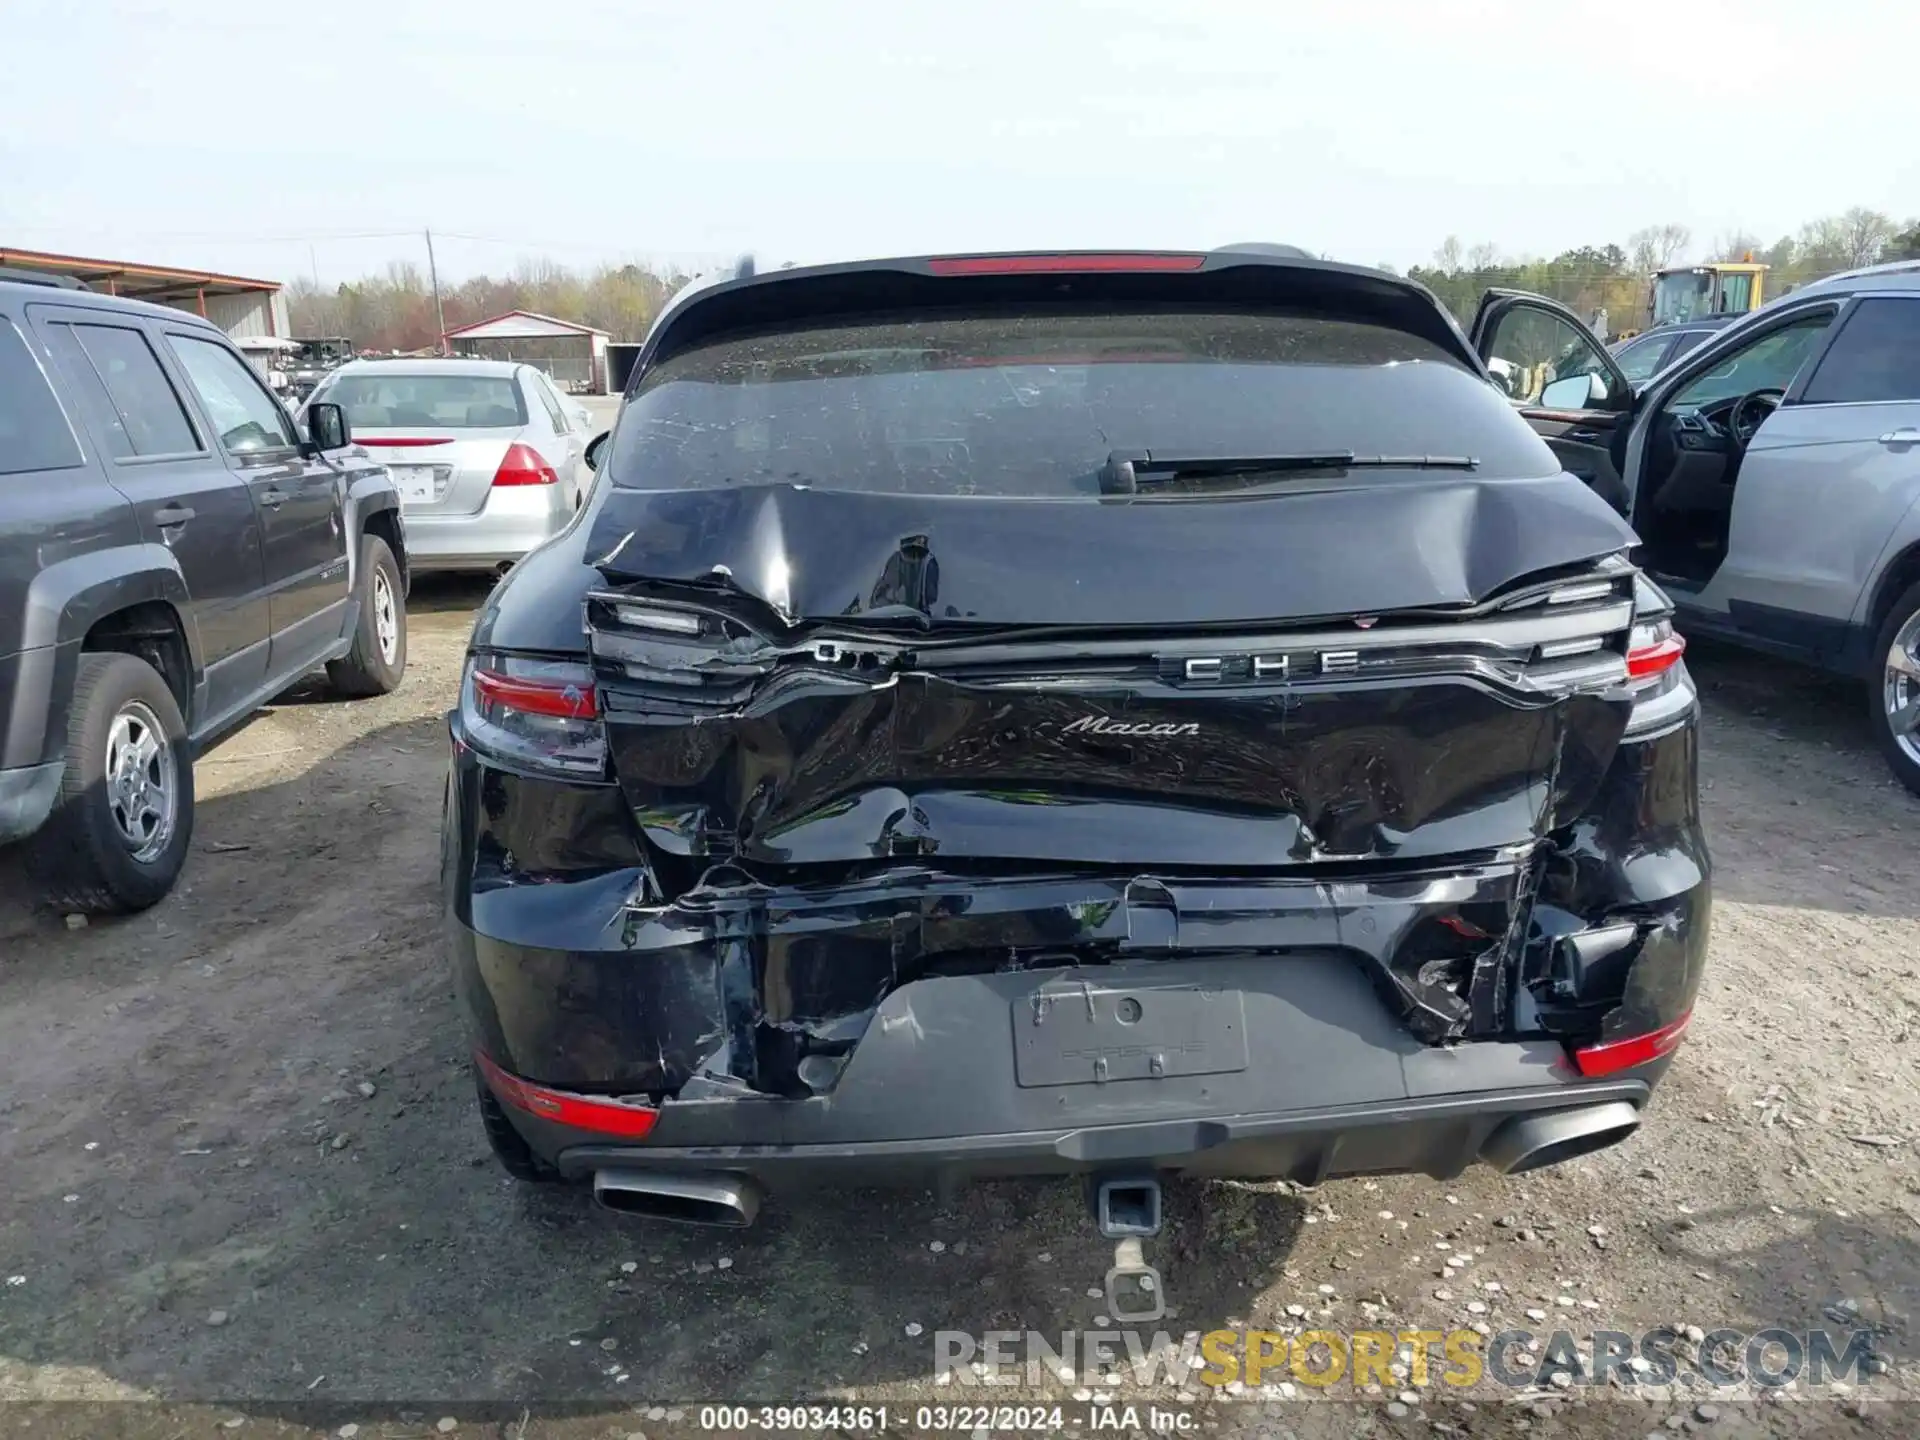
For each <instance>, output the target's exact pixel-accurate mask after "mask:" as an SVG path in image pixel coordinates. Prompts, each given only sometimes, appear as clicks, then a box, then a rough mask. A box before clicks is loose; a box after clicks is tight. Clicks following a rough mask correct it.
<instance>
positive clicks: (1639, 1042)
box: [1573, 1010, 1693, 1080]
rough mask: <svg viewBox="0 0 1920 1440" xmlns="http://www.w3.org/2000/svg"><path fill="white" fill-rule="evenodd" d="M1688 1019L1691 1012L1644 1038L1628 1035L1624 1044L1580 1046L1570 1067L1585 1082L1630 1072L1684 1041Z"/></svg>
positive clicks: (1690, 1017)
mask: <svg viewBox="0 0 1920 1440" xmlns="http://www.w3.org/2000/svg"><path fill="white" fill-rule="evenodd" d="M1692 1019H1693V1012H1692V1011H1691V1010H1689V1011H1688V1012H1687V1013H1686V1014H1684V1015H1682V1016H1681V1017H1680V1018H1679V1019H1678V1020H1675V1021H1673V1022H1672V1023H1671V1024H1667V1025H1662V1026H1661V1027H1660V1028H1659V1029H1658V1030H1651V1031H1648V1032H1647V1033H1646V1034H1645V1035H1630V1036H1628V1037H1627V1038H1626V1039H1624V1040H1608V1041H1605V1042H1603V1043H1602V1044H1599V1045H1582V1046H1580V1047H1579V1048H1578V1049H1576V1050H1575V1051H1574V1052H1573V1063H1574V1067H1575V1068H1576V1069H1578V1070H1579V1072H1580V1073H1581V1074H1582V1075H1584V1076H1585V1077H1586V1078H1587V1079H1589V1080H1593V1079H1597V1078H1599V1077H1600V1076H1602V1075H1616V1074H1618V1073H1619V1072H1620V1071H1622V1070H1631V1069H1633V1068H1634V1067H1635V1066H1636V1065H1645V1064H1646V1063H1647V1062H1648V1061H1649V1060H1658V1059H1659V1058H1660V1057H1661V1056H1662V1055H1671V1054H1672V1053H1673V1052H1674V1051H1675V1050H1678V1049H1679V1048H1680V1042H1681V1041H1682V1040H1683V1039H1685V1038H1686V1034H1687V1025H1688V1023H1689V1022H1690V1021H1691V1020H1692Z"/></svg>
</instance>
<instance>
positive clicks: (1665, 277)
mask: <svg viewBox="0 0 1920 1440" xmlns="http://www.w3.org/2000/svg"><path fill="white" fill-rule="evenodd" d="M1767 268H1768V267H1767V266H1765V265H1762V264H1758V263H1756V262H1755V260H1754V258H1753V256H1752V255H1748V256H1747V257H1746V258H1745V259H1743V260H1713V261H1709V262H1707V263H1706V264H1702V265H1676V266H1673V267H1671V268H1669V269H1666V270H1661V271H1659V272H1657V273H1656V274H1655V275H1654V277H1653V287H1652V289H1651V291H1650V292H1649V294H1648V298H1647V323H1648V324H1649V325H1650V326H1651V325H1667V324H1671V323H1672V322H1674V321H1676V320H1698V319H1699V318H1700V317H1701V316H1703V315H1744V314H1746V313H1747V311H1749V310H1758V309H1759V308H1760V307H1761V306H1762V305H1763V304H1765V303H1766V284H1767Z"/></svg>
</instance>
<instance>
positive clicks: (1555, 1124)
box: [1480, 1100, 1640, 1175]
mask: <svg viewBox="0 0 1920 1440" xmlns="http://www.w3.org/2000/svg"><path fill="white" fill-rule="evenodd" d="M1639 1128H1640V1112H1639V1111H1638V1110H1636V1109H1635V1108H1634V1107H1633V1106H1632V1105H1629V1104H1628V1103H1627V1102H1626V1101H1624V1100H1612V1101H1609V1102H1608V1103H1606V1104H1605V1105H1587V1106H1583V1107H1581V1108H1580V1109H1578V1110H1551V1111H1548V1112H1546V1113H1545V1114H1540V1115H1515V1116H1513V1117H1512V1118H1511V1119H1509V1120H1507V1121H1506V1122H1505V1123H1503V1124H1502V1125H1501V1126H1500V1127H1499V1128H1498V1129H1497V1130H1495V1131H1494V1132H1493V1134H1491V1135H1489V1136H1488V1137H1487V1142H1486V1144H1484V1145H1483V1146H1481V1147H1480V1158H1481V1159H1482V1160H1484V1161H1485V1162H1486V1163H1487V1164H1489V1165H1491V1166H1492V1167H1493V1168H1494V1169H1496V1170H1498V1171H1500V1172H1501V1173H1502V1174H1504V1175H1523V1174H1525V1173H1526V1172H1527V1171H1529V1170H1539V1169H1541V1168H1543V1167H1545V1166H1548V1165H1559V1164H1563V1163H1564V1162H1566V1161H1568V1160H1577V1159H1579V1158H1580V1157H1581V1156H1582V1155H1591V1154H1593V1153H1594V1152H1595V1151H1596V1150H1604V1149H1606V1148H1607V1147H1608V1146H1609V1145H1618V1144H1619V1143H1620V1142H1621V1141H1622V1140H1624V1139H1626V1138H1627V1137H1628V1136H1629V1135H1631V1134H1633V1132H1634V1131H1636V1130H1638V1129H1639Z"/></svg>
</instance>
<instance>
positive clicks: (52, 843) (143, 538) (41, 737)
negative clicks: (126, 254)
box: [0, 272, 407, 911]
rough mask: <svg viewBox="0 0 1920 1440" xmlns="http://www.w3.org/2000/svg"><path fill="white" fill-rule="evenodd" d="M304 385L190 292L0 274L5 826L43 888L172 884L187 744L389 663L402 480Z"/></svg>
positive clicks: (115, 893)
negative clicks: (290, 389) (147, 299)
mask: <svg viewBox="0 0 1920 1440" xmlns="http://www.w3.org/2000/svg"><path fill="white" fill-rule="evenodd" d="M315 409H316V410H317V411H318V412H319V413H318V414H316V415H312V416H310V417H309V419H308V427H309V434H308V435H307V436H302V435H301V434H300V433H299V432H298V431H297V430H296V429H295V427H294V424H293V421H292V420H291V419H290V418H289V417H288V415H287V412H286V410H285V409H284V408H283V407H282V406H281V405H280V402H279V401H277V400H276V399H274V397H273V395H272V393H271V392H270V391H269V390H268V389H267V387H266V385H265V384H263V383H262V382H261V380H260V377H259V375H258V374H257V373H256V372H255V371H254V369H253V367H252V366H250V365H249V364H248V363H247V362H246V360H245V359H244V358H242V356H241V355H240V353H239V351H238V350H236V349H235V348H234V347H233V346H232V345H231V344H230V343H229V342H228V340H227V337H226V336H225V335H224V334H222V333H221V332H220V331H219V330H217V329H215V328H214V327H213V326H212V325H209V324H208V323H207V322H206V321H204V320H201V319H199V318H197V317H195V316H193V315H189V314H186V313H185V312H183V311H179V310H170V309H164V308H161V307H159V306H154V305H146V304H141V303H138V302H135V301H128V300H118V299H114V298H112V297H109V296H105V295H97V294H94V293H93V292H91V291H88V290H86V289H84V288H83V287H80V286H78V285H77V284H75V283H74V282H61V281H55V280H50V279H49V278H48V277H45V276H35V277H31V278H29V277H26V276H15V277H9V276H7V275H6V274H4V272H0V843H5V842H9V841H18V840H25V841H26V842H27V857H26V858H27V866H28V869H29V871H30V872H31V873H32V874H33V876H34V877H35V879H36V880H37V881H38V883H39V885H40V887H41V888H42V890H43V892H44V898H45V899H46V900H47V901H48V902H49V903H51V904H53V905H55V906H57V907H59V908H63V909H66V910H69V911H74V910H77V911H124V910H137V909H141V908H143V907H145V906H148V905H151V904H153V903H154V902H155V901H157V900H158V899H160V897H161V896H163V895H164V894H166V892H167V890H168V889H169V888H170V887H171V886H172V884H173V881H174V879H175V877H176V876H177V875H178V874H179V873H180V867H181V865H182V864H183V863H184V862H185V859H186V854H187V848H188V845H189V843H190V841H191V837H192V831H193V757H194V755H195V754H196V753H197V751H198V750H199V748H200V747H202V746H204V745H206V744H207V742H208V741H209V740H211V739H212V738H214V737H215V736H217V735H219V734H220V732H221V731H222V730H224V729H227V728H229V727H231V726H232V725H234V724H235V723H237V722H238V721H240V720H242V719H244V718H245V717H246V716H247V715H248V714H249V713H250V712H251V711H253V710H254V709H255V708H257V707H258V706H259V705H260V704H261V703H262V702H263V701H265V700H267V699H269V698H271V697H272V696H273V695H274V694H275V693H276V692H278V691H280V690H283V689H285V688H286V687H287V685H288V684H289V683H291V682H292V681H293V680H295V679H297V678H298V677H299V676H300V675H301V674H302V673H303V672H304V671H306V670H309V669H311V668H313V667H315V666H318V665H325V666H326V667H327V673H328V675H329V677H330V678H331V679H332V681H333V683H334V685H335V686H336V687H337V688H338V689H339V690H341V691H342V692H343V693H345V694H348V695H376V694H381V693H384V692H386V691H389V690H391V689H393V687H394V686H395V685H397V684H399V682H400V677H401V675H402V674H403V673H404V671H405V669H406V658H407V651H406V593H407V562H406V555H407V550H406V532H405V529H404V527H403V525H402V523H401V518H400V504H399V498H398V495H397V493H396V492H395V490H394V487H393V484H392V482H391V480H390V479H389V478H388V476H387V473H386V471H385V470H384V469H383V468H382V467H381V466H379V465H377V464H374V463H373V462H371V461H369V460H368V459H367V458H366V457H365V454H364V452H361V451H356V450H353V449H351V448H350V446H351V438H352V437H351V436H350V435H349V434H348V431H347V425H346V420H345V416H344V415H343V414H342V413H340V410H339V407H338V406H318V407H315Z"/></svg>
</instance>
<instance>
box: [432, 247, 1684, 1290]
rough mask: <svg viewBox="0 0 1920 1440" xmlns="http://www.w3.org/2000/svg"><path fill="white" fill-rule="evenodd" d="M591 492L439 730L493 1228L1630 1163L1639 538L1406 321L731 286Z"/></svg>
mask: <svg viewBox="0 0 1920 1440" xmlns="http://www.w3.org/2000/svg"><path fill="white" fill-rule="evenodd" d="M589 454H590V456H591V458H592V460H593V463H594V464H595V465H596V467H597V476H596V483H595V485H594V487H593V489H592V491H591V493H590V495H589V498H588V501H587V505H586V507H585V509H583V510H582V512H581V513H580V516H579V518H578V519H577V520H576V522H575V523H574V524H573V525H572V526H571V527H569V529H568V530H567V531H566V532H564V533H563V534H561V535H559V536H557V537H555V538H554V539H553V540H551V541H549V542H548V543H547V544H546V545H544V546H542V547H541V548H540V549H538V550H535V551H534V552H533V553H532V554H530V555H529V556H528V557H527V558H526V559H525V560H524V561H522V562H521V564H520V565H519V566H518V567H517V568H516V569H515V570H514V572H513V573H512V574H511V575H509V576H508V577H507V578H506V579H505V581H503V582H502V584H501V585H500V586H499V588H498V589H497V590H496V591H495V592H494V594H493V596H492V598H491V600H490V601H489V603H488V605H487V607H486V609H485V610H484V612H483V613H482V614H481V616H480V618H479V621H478V624H477V626H476V628H475V630H474V634H473V640H472V649H471V653H470V655H469V657H468V661H467V667H466V674H465V679H464V683H463V688H462V693H461V696H460V701H459V704H458V706H457V708H456V709H455V710H454V712H453V714H452V715H451V716H450V717H449V723H450V728H451V738H452V764H451V773H450V776H449V783H448V790H447V814H446V826H445V841H444V849H443V852H442V867H443V870H442V873H443V877H444V883H445V895H446V905H447V920H448V927H447V928H448V934H449V938H450V941H451V947H452V952H453V962H454V970H455V974H456V976H457V980H458V985H459V989H460V993H461V996H462V999H463V1001H464V1003H465V1006H466V1010H467V1016H468V1020H469V1023H470V1025H471V1029H472V1036H473V1044H474V1050H475V1056H474V1063H475V1069H476V1072H477V1075H478V1078H479V1082H480V1108H481V1113H482V1115H483V1117H484V1119H485V1122H486V1125H487V1129H488V1132H489V1134H490V1136H491V1138H492V1141H493V1145H494V1148H495V1150H496V1153H497V1154H498V1155H499V1157H500V1159H501V1161H502V1162H503V1164H504V1165H505V1166H506V1168H507V1169H508V1170H509V1171H510V1172H511V1173H513V1174H515V1175H517V1176H520V1177H523V1178H527V1179H573V1180H580V1181H589V1180H590V1181H591V1182H592V1184H593V1186H594V1188H595V1190H596V1191H597V1193H598V1194H599V1196H600V1198H601V1200H602V1201H603V1202H604V1203H606V1204H608V1205H611V1206H614V1207H616V1208H619V1209H623V1210H627V1211H635V1212H641V1213H645V1214H648V1215H654V1216H660V1217H672V1218H681V1219H697V1220H708V1221H718V1222H722V1223H734V1224H738V1223H742V1222H743V1221H745V1220H747V1219H749V1218H750V1217H751V1216H752V1214H753V1212H754V1209H755V1207H756V1205H757V1203H758V1196H759V1193H760V1189H761V1187H762V1186H772V1185H788V1184H792V1185H800V1184H804V1183H808V1182H820V1181H826V1182H829V1183H845V1182H851V1181H857V1180H861V1179H893V1178H905V1177H909V1176H912V1177H926V1176H935V1177H940V1178H950V1179H955V1180H958V1179H963V1178H965V1177H966V1176H969V1175H996V1174H997V1175H1064V1174H1073V1173H1079V1174H1084V1175H1086V1176H1088V1177H1090V1178H1091V1179H1092V1180H1093V1181H1095V1182H1097V1188H1098V1193H1099V1195H1100V1196H1102V1197H1104V1198H1103V1199H1102V1200H1101V1202H1100V1205H1099V1207H1098V1209H1097V1213H1098V1215H1099V1218H1100V1223H1101V1227H1102V1230H1103V1232H1105V1233H1108V1234H1113V1235H1118V1236H1127V1235H1130V1234H1132V1235H1139V1234H1145V1233H1150V1232H1151V1230H1152V1229H1153V1228H1154V1226H1155V1225H1156V1224H1157V1219H1156V1217H1157V1215H1158V1213H1159V1212H1158V1205H1157V1199H1158V1195H1159V1190H1158V1180H1157V1177H1158V1175H1159V1174H1160V1173H1162V1172H1166V1171H1182V1172H1187V1173H1192V1174H1201V1175H1212V1176H1287V1177H1291V1178H1294V1179H1297V1180H1301V1181H1309V1182H1311V1181H1317V1180H1320V1179H1323V1178H1326V1177H1328V1176H1331V1175H1352V1174H1368V1173H1382V1172H1389V1171H1419V1172H1424V1173H1427V1174H1430V1175H1436V1176H1444V1175H1451V1174H1453V1173H1455V1172H1457V1171H1458V1170H1460V1169H1461V1168H1462V1167H1464V1166H1465V1165H1467V1164H1469V1163H1470V1162H1473V1161H1476V1160H1479V1161H1484V1162H1487V1163H1489V1164H1492V1165H1494V1166H1496V1167H1497V1168H1499V1169H1502V1170H1506V1171H1516V1170H1523V1169H1528V1168H1531V1167H1534V1166H1538V1165H1544V1164H1550V1163H1553V1162H1555V1161H1559V1160H1565V1159H1568V1158H1570V1157H1573V1156H1576V1155H1580V1154H1584V1153H1586V1152H1588V1151H1590V1150H1594V1149H1597V1148H1599V1147H1601V1146H1604V1145H1607V1144H1611V1143H1613V1142H1615V1141H1618V1140H1620V1139H1623V1138H1624V1137H1625V1136H1627V1135H1628V1134H1630V1133H1631V1132H1632V1131H1633V1130H1634V1129H1635V1127H1636V1126H1637V1125H1638V1123H1639V1117H1640V1114H1641V1111H1642V1107H1643V1106H1644V1105H1645V1104H1646V1101H1647V1099H1648V1096H1649V1093H1650V1091H1651V1088H1652V1086H1653V1084H1654V1083H1655V1081H1656V1080H1657V1079H1658V1078H1659V1077H1660V1075H1661V1073H1662V1071H1663V1069H1664V1068H1665V1066H1666V1064H1667V1061H1668V1057H1669V1055H1670V1053H1671V1052H1672V1051H1673V1049H1674V1048H1675V1046H1677V1045H1678V1044H1679V1042H1680V1038H1681V1035H1682V1033H1683V1031H1684V1030H1685V1028H1686V1026H1687V1022H1688V1017H1689V1015H1690V1012H1691V1010H1692V1006H1693V997H1694V992H1695V989H1696V987H1697V986H1698V984H1699V981H1700V974H1701V968H1702V965H1703V963H1704V961H1705V956H1706V942H1707V918H1708V894H1709V886H1710V882H1709V873H1708V871H1709V866H1708V855H1707V848H1706V843H1705V839H1704V837H1703V836H1702V833H1701V827H1700V814H1699V806H1698V793H1697V788H1698V787H1697V782H1696V733H1695V731H1696V710H1697V706H1696V701H1695V696H1694V690H1693V685H1692V682H1691V681H1690V679H1689V678H1688V675H1687V670H1686V666H1685V664H1684V663H1683V661H1682V659H1681V649H1682V644H1681V641H1680V640H1679V638H1678V637H1676V636H1675V635H1674V634H1673V633H1672V627H1671V625H1670V623H1669V614H1670V607H1669V605H1668V604H1667V602H1666V599H1665V597H1664V596H1663V595H1662V594H1661V593H1660V592H1659V590H1658V589H1656V588H1655V587H1654V586H1653V585H1651V584H1650V583H1648V582H1647V581H1646V579H1645V578H1644V577H1643V576H1642V575H1640V574H1639V572H1638V570H1637V569H1636V567H1635V566H1634V565H1633V563H1632V562H1631V559H1630V552H1631V551H1632V550H1633V548H1634V535H1633V532H1632V531H1631V530H1630V529H1629V528H1628V526H1627V524H1626V522H1625V521H1624V520H1622V519H1621V518H1620V516H1619V515H1617V514H1616V513H1615V512H1614V511H1613V510H1612V509H1610V508H1609V507H1608V506H1607V504H1606V503H1605V502H1604V501H1603V500H1601V499H1600V498H1599V497H1598V496H1596V495H1595V494H1594V493H1593V491H1592V490H1591V489H1589V488H1588V487H1587V486H1586V485H1585V484H1583V483H1582V482H1581V481H1580V480H1578V479H1576V478H1575V477H1574V476H1572V475H1570V474H1568V473H1566V471H1565V470H1564V469H1563V467H1562V463H1561V461H1560V460H1559V459H1557V458H1556V457H1555V455H1554V453H1553V451H1552V450H1551V449H1550V448H1549V447H1548V445H1547V444H1546V443H1545V442H1544V441H1543V440H1542V439H1541V438H1540V437H1539V436H1537V435H1536V434H1534V432H1533V431H1532V430H1530V429H1529V428H1528V426H1527V423H1526V421H1525V420H1524V419H1523V418H1522V417H1521V416H1520V415H1518V414H1516V413H1515V411H1514V409H1513V408H1512V407H1511V406H1510V405H1509V403H1508V402H1507V400H1506V399H1505V398H1504V397H1503V396H1502V395H1501V394H1499V393H1497V392H1496V391H1495V389H1494V387H1493V386H1492V384H1491V383H1490V382H1489V379H1488V374H1487V370H1486V367H1485V365H1484V364H1483V363H1482V361H1481V359H1480V357H1479V355H1478V354H1476V353H1475V351H1474V349H1473V347H1472V346H1471V345H1470V344H1469V343H1468V341H1467V339H1466V337H1465V336H1464V335H1463V334H1462V333H1461V332H1460V330H1459V328H1458V327H1457V326H1455V325H1454V324H1453V322H1452V321H1451V320H1450V319H1449V318H1448V317H1447V316H1446V314H1445V312H1444V311H1443V310H1442V309H1441V308H1440V306H1439V305H1438V304H1437V303H1436V302H1435V300H1434V298H1433V296H1432V295H1431V294H1430V293H1428V292H1427V291H1425V290H1424V289H1422V288H1421V287H1419V286H1418V285H1415V284H1412V283H1410V282H1408V281H1405V280H1402V279H1400V278H1398V277H1396V276H1392V275H1386V274H1381V273H1377V272H1373V271H1368V270H1360V269H1354V268H1352V267H1348V266H1341V265H1333V264H1327V263H1323V262H1318V261H1312V260H1308V259H1305V258H1296V257H1295V256H1291V255H1288V254H1285V253H1282V252H1278V251H1274V250H1268V251H1263V252H1253V251H1250V250H1246V249H1242V250H1239V251H1233V252H1214V253H1209V254H1192V253H1188V254H1165V253H1162V254H1148V255H1116V254H1069V255H966V256H936V257H929V258H918V259H902V260H886V261H876V262H869V263H862V264H853V265H831V266H820V267H815V268H808V269H793V270H781V271H777V272H774V273H771V274H763V275H752V276H745V275H743V276H740V277H738V278H731V279H727V280H724V281H721V282H719V283H715V284H711V285H708V286H705V287H703V288H700V289H696V290H693V291H690V292H686V293H684V294H683V295H682V296H681V297H680V298H679V299H677V300H676V301H675V303H674V304H672V305H671V306H669V307H668V308H667V310H666V311H665V312H664V313H663V314H662V316H661V317H660V319H659V320H658V321H657V322H656V324H655V325H654V327H653V330H652V332H651V334H650V335H649V337H648V338H647V340H646V342H645V344H644V346H643V347H642V350H641V353H640V356H639V360H638V364H637V365H636V367H635V369H634V371H633V378H632V379H631V380H630V382H629V384H628V387H627V391H626V396H625V400H624V403H623V405H622V408H621V412H620V416H619V419H618V420H617V421H616V422H615V426H614V430H613V432H612V435H611V438H610V439H608V438H606V437H603V438H602V439H601V440H598V441H596V442H595V445H594V447H593V448H592V449H590V451H589ZM1126 1263H1132V1262H1126ZM1116 1268H1117V1269H1118V1268H1120V1266H1119V1265H1117V1266H1116ZM1142 1288H1143V1289H1144V1288H1145V1287H1144V1286H1143V1287H1142ZM1112 1313H1114V1314H1116V1315H1118V1314H1120V1313H1121V1312H1120V1311H1119V1310H1115V1311H1113V1312H1112Z"/></svg>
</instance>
